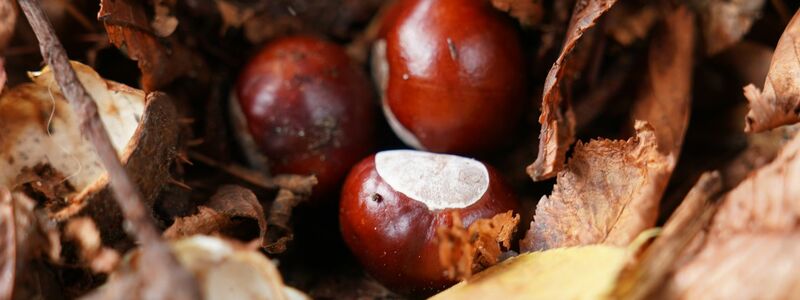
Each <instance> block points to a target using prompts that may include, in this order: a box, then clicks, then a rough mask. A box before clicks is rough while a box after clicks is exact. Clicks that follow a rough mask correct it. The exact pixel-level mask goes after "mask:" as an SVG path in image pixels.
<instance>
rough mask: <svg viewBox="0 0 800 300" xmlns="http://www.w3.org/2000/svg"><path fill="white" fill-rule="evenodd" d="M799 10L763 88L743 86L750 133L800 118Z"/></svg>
mask: <svg viewBox="0 0 800 300" xmlns="http://www.w3.org/2000/svg"><path fill="white" fill-rule="evenodd" d="M798 48H800V11H799V12H798V13H797V14H795V15H794V17H793V18H792V21H791V22H789V25H787V26H786V31H784V32H783V35H782V36H781V39H780V41H778V45H777V46H776V47H775V54H773V56H772V62H771V63H770V66H769V74H767V79H766V80H765V81H764V86H763V88H762V89H758V88H757V87H756V86H755V85H753V84H752V83H751V84H749V85H747V86H745V87H744V95H745V97H747V101H749V102H750V112H749V113H747V118H746V119H745V120H746V127H745V131H747V132H760V131H764V130H769V129H773V128H775V127H778V126H782V125H787V124H794V123H797V121H800V52H798V50H797V49H798Z"/></svg>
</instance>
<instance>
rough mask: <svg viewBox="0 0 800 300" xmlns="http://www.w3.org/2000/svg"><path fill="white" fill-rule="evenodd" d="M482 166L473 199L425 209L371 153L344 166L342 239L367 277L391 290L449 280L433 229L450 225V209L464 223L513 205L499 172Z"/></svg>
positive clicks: (410, 290)
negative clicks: (481, 185) (480, 186)
mask: <svg viewBox="0 0 800 300" xmlns="http://www.w3.org/2000/svg"><path fill="white" fill-rule="evenodd" d="M435 155H441V154H435ZM481 164H482V163H481ZM482 165H483V164H482ZM483 166H484V167H485V168H486V171H487V172H488V187H487V188H486V189H485V192H484V193H483V194H482V195H480V197H479V198H478V199H477V201H475V202H474V203H473V204H471V205H469V206H466V207H460V208H458V207H456V208H439V209H430V208H429V207H428V206H427V205H426V204H425V203H423V202H421V201H418V200H416V199H413V198H411V197H410V196H409V195H406V194H404V193H401V192H398V191H397V190H396V189H395V188H394V187H393V186H392V185H391V184H390V183H389V182H388V181H387V180H386V178H384V177H383V176H381V174H379V172H378V169H377V168H376V155H372V156H370V157H368V158H365V159H364V160H362V161H361V162H360V163H358V164H357V165H356V166H355V167H353V169H352V170H351V171H350V174H349V175H348V177H347V180H346V181H345V184H344V187H343V189H342V197H341V200H340V209H339V220H340V225H341V230H342V236H343V238H344V240H345V242H346V243H347V245H348V247H349V248H350V250H351V251H352V252H353V253H354V254H355V256H356V257H357V259H358V260H359V262H360V263H361V264H362V265H363V266H364V268H365V269H366V270H367V271H368V272H369V273H370V274H371V275H372V276H373V277H375V278H376V279H378V281H380V282H381V283H383V284H384V285H385V286H387V287H388V288H390V289H392V290H394V291H396V292H399V293H402V294H411V295H417V296H420V295H430V294H432V293H434V292H437V291H439V290H442V289H444V288H446V287H448V286H449V285H452V284H454V283H455V281H453V280H451V279H448V278H447V277H446V276H445V269H444V268H443V267H442V265H441V263H440V261H439V252H438V241H437V240H436V230H437V228H439V227H440V226H442V225H451V224H452V221H453V220H452V214H451V213H452V212H453V211H457V212H458V213H459V215H460V217H461V219H462V220H463V222H464V225H465V226H469V224H472V223H473V222H475V221H476V220H478V219H481V218H491V217H493V216H494V215H496V214H498V213H503V212H507V211H509V210H514V211H517V209H518V202H517V199H516V197H515V196H514V195H513V193H512V191H511V190H510V189H509V187H508V186H507V185H506V184H505V183H504V182H503V180H501V178H500V177H499V174H498V173H497V172H496V171H495V170H494V169H493V168H491V167H488V166H485V165H483ZM419 180H430V178H425V177H424V176H423V177H420V178H419ZM445 196H447V195H445Z"/></svg>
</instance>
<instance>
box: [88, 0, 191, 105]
mask: <svg viewBox="0 0 800 300" xmlns="http://www.w3.org/2000/svg"><path fill="white" fill-rule="evenodd" d="M161 2H162V1H159V3H161ZM161 9H162V10H163V9H164V8H161ZM163 14H164V13H163V12H162V17H163ZM97 18H98V19H99V20H100V21H102V22H103V24H104V25H105V27H106V32H107V33H108V39H109V41H110V42H111V43H112V44H114V45H116V46H117V47H118V48H121V49H124V51H125V53H126V54H127V55H128V56H129V57H130V58H131V59H133V60H135V61H138V63H139V68H140V69H141V70H142V86H143V88H144V90H145V91H154V90H156V89H159V88H161V87H164V86H166V85H167V84H168V83H170V82H172V81H173V80H175V79H176V78H178V77H181V76H188V75H190V74H192V73H197V71H198V69H199V68H200V66H199V64H201V63H200V60H199V59H198V58H197V57H196V54H195V53H193V52H192V51H189V49H188V48H186V47H184V46H183V45H181V44H179V43H178V42H177V41H175V40H172V41H170V42H165V41H163V40H161V37H163V36H168V35H169V34H168V33H171V31H174V29H173V28H171V27H172V26H177V24H176V23H177V22H178V21H177V20H173V19H171V18H170V17H166V18H165V20H161V21H158V23H156V25H158V27H156V28H152V27H150V23H149V22H148V21H147V15H146V14H145V10H144V3H142V2H139V1H133V0H115V1H112V0H103V1H100V11H99V12H98V13H97ZM154 22H156V21H154ZM165 27H167V28H165Z"/></svg>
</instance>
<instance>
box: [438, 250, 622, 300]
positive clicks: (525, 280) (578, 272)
mask: <svg viewBox="0 0 800 300" xmlns="http://www.w3.org/2000/svg"><path fill="white" fill-rule="evenodd" d="M627 259H628V254H627V251H626V249H625V248H618V247H612V246H604V245H594V246H586V247H574V248H560V249H552V250H547V251H544V252H532V253H525V254H522V255H519V256H517V257H514V258H510V259H508V260H506V261H504V262H502V263H500V264H498V265H496V266H494V267H491V268H489V269H486V270H485V271H483V272H481V273H478V274H477V275H475V276H473V277H471V278H470V279H468V280H466V281H464V282H461V283H459V284H457V285H455V286H453V287H451V288H449V289H447V290H445V291H444V292H441V293H439V294H438V295H436V296H433V298H431V299H433V300H447V299H504V300H510V299H600V298H602V297H603V296H604V295H606V294H607V293H608V291H609V290H610V289H611V288H612V287H613V285H614V281H615V278H616V276H617V273H618V272H619V270H620V269H622V267H623V266H624V265H625V262H626V261H627Z"/></svg>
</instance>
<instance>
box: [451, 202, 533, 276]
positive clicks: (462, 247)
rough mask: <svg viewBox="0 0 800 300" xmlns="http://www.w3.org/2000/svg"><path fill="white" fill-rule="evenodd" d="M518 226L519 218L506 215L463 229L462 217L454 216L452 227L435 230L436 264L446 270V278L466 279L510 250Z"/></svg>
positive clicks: (477, 222)
mask: <svg viewBox="0 0 800 300" xmlns="http://www.w3.org/2000/svg"><path fill="white" fill-rule="evenodd" d="M518 224H519V215H514V212H512V211H507V212H505V213H500V214H497V215H495V216H494V217H492V218H491V219H489V218H487V219H479V220H477V221H475V222H474V223H472V224H470V225H469V228H464V224H463V223H462V222H461V217H460V216H459V215H458V213H457V212H453V224H452V225H450V226H446V225H443V226H442V227H439V228H437V229H436V236H437V238H438V243H439V260H440V262H441V264H442V266H444V267H445V268H446V269H447V270H446V271H445V272H446V273H447V276H448V277H450V278H453V279H460V280H463V279H468V278H470V276H472V274H473V272H479V271H481V270H483V269H485V268H488V267H491V266H493V265H495V264H497V263H498V262H499V261H500V256H501V255H502V254H503V251H502V249H506V250H510V249H511V238H512V237H513V235H514V232H516V231H517V225H518ZM501 246H502V248H501Z"/></svg>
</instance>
